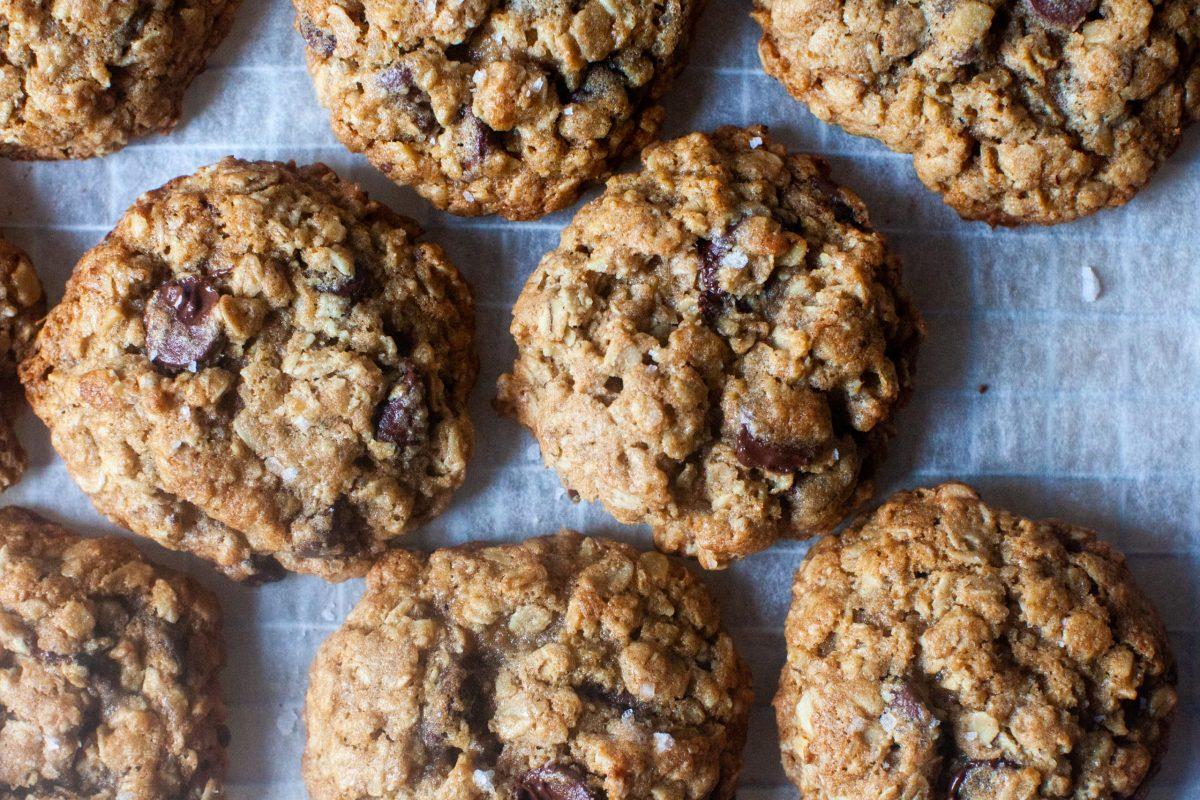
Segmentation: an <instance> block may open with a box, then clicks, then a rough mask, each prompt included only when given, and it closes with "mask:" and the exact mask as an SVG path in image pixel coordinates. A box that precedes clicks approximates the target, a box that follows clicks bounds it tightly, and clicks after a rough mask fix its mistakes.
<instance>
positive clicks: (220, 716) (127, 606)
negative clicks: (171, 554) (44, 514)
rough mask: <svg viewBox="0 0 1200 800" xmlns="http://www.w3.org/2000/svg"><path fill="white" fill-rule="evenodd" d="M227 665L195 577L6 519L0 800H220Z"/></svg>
mask: <svg viewBox="0 0 1200 800" xmlns="http://www.w3.org/2000/svg"><path fill="white" fill-rule="evenodd" d="M223 658H224V656H223V646H222V643H221V636H220V608H219V606H218V605H217V600H216V598H215V597H213V596H212V595H211V594H210V593H209V592H207V591H205V590H204V589H202V588H200V587H199V586H197V585H196V584H195V583H193V582H192V581H191V580H189V579H188V578H186V577H184V576H182V575H178V574H176V573H174V572H171V571H169V570H165V569H160V568H158V567H155V566H154V565H153V564H150V563H147V562H146V561H145V560H144V559H143V558H142V556H141V555H140V554H139V553H138V551H137V550H136V549H134V547H133V546H132V545H131V544H129V543H128V542H125V541H122V540H119V539H80V538H79V537H77V536H75V535H74V534H72V533H70V532H69V531H67V530H64V529H63V528H60V527H59V526H57V525H54V524H53V523H50V522H47V521H45V520H43V519H41V518H40V517H37V516H36V515H34V514H31V513H30V512H28V511H25V510H23V509H19V508H15V507H12V506H10V507H8V508H5V509H3V510H0V797H4V798H11V800H16V798H22V800H118V799H121V800H123V799H124V798H128V800H216V798H217V797H219V796H220V781H221V778H222V776H223V773H224V771H225V753H224V742H225V740H226V739H227V737H228V735H229V734H228V731H227V730H226V729H225V727H224V725H223V723H224V721H225V707H224V705H223V704H222V702H221V692H220V686H219V685H218V682H217V673H218V671H219V669H220V667H221V663H222V661H223Z"/></svg>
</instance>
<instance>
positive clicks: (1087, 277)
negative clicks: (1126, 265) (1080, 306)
mask: <svg viewBox="0 0 1200 800" xmlns="http://www.w3.org/2000/svg"><path fill="white" fill-rule="evenodd" d="M1079 274H1080V278H1082V281H1083V282H1082V284H1081V286H1080V292H1079V293H1080V296H1081V297H1082V298H1083V302H1085V303H1094V302H1096V301H1097V300H1099V299H1100V292H1101V291H1102V290H1103V287H1102V286H1101V285H1100V276H1099V275H1098V274H1097V273H1096V270H1094V269H1092V268H1091V267H1084V268H1083V269H1081V270H1080V271H1079Z"/></svg>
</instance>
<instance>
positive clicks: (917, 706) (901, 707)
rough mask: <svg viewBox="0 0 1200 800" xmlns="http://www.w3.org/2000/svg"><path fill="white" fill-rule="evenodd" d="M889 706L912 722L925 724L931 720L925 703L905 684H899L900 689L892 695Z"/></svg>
mask: <svg viewBox="0 0 1200 800" xmlns="http://www.w3.org/2000/svg"><path fill="white" fill-rule="evenodd" d="M891 706H892V708H894V709H896V710H897V711H899V712H900V714H902V715H903V716H904V717H905V718H906V719H908V720H910V721H912V722H916V723H921V724H927V723H928V722H929V721H930V719H931V718H932V715H931V714H930V713H929V708H928V707H927V706H926V705H925V702H924V701H923V700H921V698H920V697H918V696H917V693H916V692H915V691H913V688H912V686H911V685H909V684H907V683H905V684H901V686H900V688H899V689H897V690H896V692H895V694H893V695H892V703H891Z"/></svg>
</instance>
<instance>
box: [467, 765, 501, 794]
mask: <svg viewBox="0 0 1200 800" xmlns="http://www.w3.org/2000/svg"><path fill="white" fill-rule="evenodd" d="M495 775H496V773H495V772H493V771H492V770H490V769H488V770H482V769H477V770H475V771H474V772H473V773H471V780H472V781H474V782H475V788H477V789H479V791H481V792H494V791H496V784H495V783H494V782H493V781H492V778H494V777H495Z"/></svg>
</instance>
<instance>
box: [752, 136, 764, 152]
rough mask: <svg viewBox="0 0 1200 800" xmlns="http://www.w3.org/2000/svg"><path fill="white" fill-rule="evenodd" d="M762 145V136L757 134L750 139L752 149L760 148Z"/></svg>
mask: <svg viewBox="0 0 1200 800" xmlns="http://www.w3.org/2000/svg"><path fill="white" fill-rule="evenodd" d="M762 145H763V140H762V137H761V136H755V137H754V138H752V139H751V140H750V149H751V150H757V149H758V148H760V147H762Z"/></svg>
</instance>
